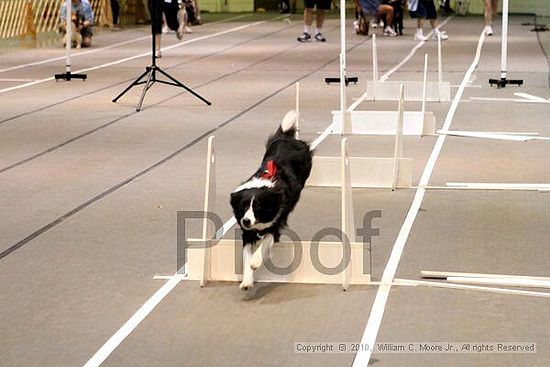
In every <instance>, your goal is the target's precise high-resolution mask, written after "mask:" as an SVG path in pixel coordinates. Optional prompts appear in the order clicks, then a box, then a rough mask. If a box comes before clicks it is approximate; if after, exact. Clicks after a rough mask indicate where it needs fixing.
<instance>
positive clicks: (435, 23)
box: [430, 19, 437, 29]
mask: <svg viewBox="0 0 550 367" xmlns="http://www.w3.org/2000/svg"><path fill="white" fill-rule="evenodd" d="M430 26H431V27H432V29H435V27H437V19H430Z"/></svg>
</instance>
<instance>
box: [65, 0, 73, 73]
mask: <svg viewBox="0 0 550 367" xmlns="http://www.w3.org/2000/svg"><path fill="white" fill-rule="evenodd" d="M66 4H67V5H66V9H67V14H66V15H67V16H66V17H65V21H66V22H67V25H66V26H65V31H66V32H67V33H65V71H66V72H67V73H70V72H71V46H72V43H73V40H72V34H73V32H72V28H73V21H72V10H73V7H72V2H71V0H66Z"/></svg>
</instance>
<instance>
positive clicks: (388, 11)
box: [378, 4, 393, 26]
mask: <svg viewBox="0 0 550 367" xmlns="http://www.w3.org/2000/svg"><path fill="white" fill-rule="evenodd" d="M378 14H380V15H385V16H386V24H387V25H388V26H391V24H392V22H393V7H392V6H391V5H387V4H383V5H380V6H379V7H378Z"/></svg>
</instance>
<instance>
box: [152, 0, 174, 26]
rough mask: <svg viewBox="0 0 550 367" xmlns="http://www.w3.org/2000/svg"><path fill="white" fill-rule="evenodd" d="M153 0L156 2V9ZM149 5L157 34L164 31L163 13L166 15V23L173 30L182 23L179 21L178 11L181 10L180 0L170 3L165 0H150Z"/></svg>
mask: <svg viewBox="0 0 550 367" xmlns="http://www.w3.org/2000/svg"><path fill="white" fill-rule="evenodd" d="M153 1H154V2H155V8H154V9H153ZM147 5H148V6H149V13H151V22H153V31H154V32H155V34H161V33H162V13H164V16H165V17H166V25H168V27H169V28H170V29H171V30H173V31H176V30H177V29H178V27H179V25H180V23H179V21H178V11H179V10H180V6H179V4H178V0H172V1H171V2H169V3H167V2H165V1H164V0H149V1H148V2H147Z"/></svg>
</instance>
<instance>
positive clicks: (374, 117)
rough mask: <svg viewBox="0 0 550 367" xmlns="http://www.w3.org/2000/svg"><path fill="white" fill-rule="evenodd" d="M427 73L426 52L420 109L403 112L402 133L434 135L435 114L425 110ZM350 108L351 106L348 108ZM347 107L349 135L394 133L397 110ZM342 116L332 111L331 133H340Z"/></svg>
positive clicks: (397, 115) (338, 112) (341, 130)
mask: <svg viewBox="0 0 550 367" xmlns="http://www.w3.org/2000/svg"><path fill="white" fill-rule="evenodd" d="M427 73H428V54H426V55H425V56H424V80H423V83H422V99H421V109H420V111H404V112H403V135H411V136H424V135H435V125H436V121H435V115H434V113H433V112H427V111H426V90H427ZM350 109H351V108H350ZM350 109H348V111H347V113H348V114H349V116H350V119H351V128H350V131H348V132H347V134H351V135H395V134H397V130H396V126H397V125H396V123H395V122H396V121H397V119H398V118H399V111H356V110H350ZM341 121H342V118H341V112H340V111H332V128H331V133H332V134H342V133H344V129H342V123H341Z"/></svg>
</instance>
